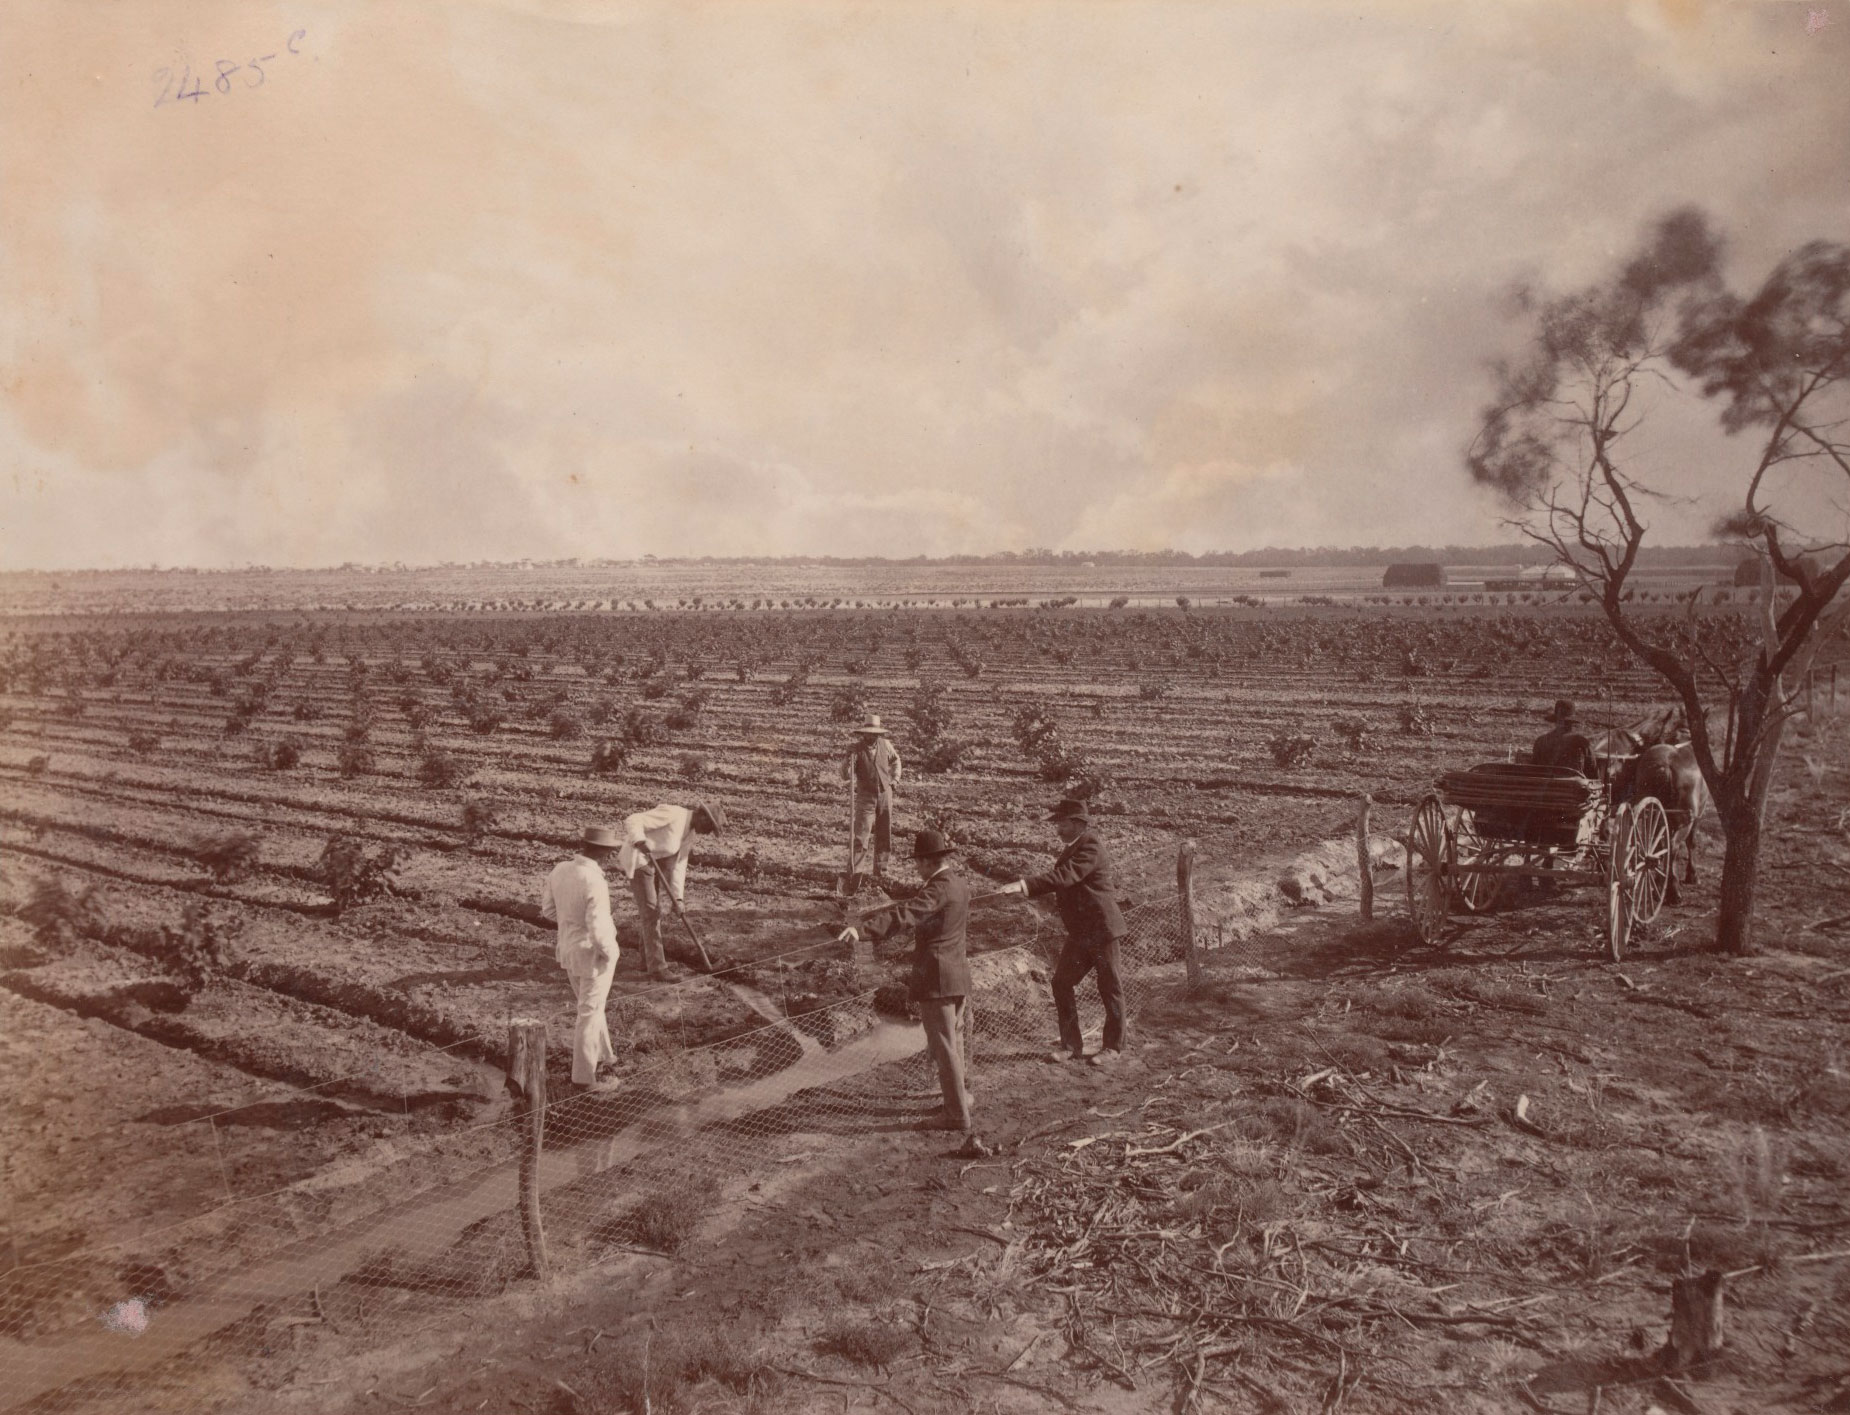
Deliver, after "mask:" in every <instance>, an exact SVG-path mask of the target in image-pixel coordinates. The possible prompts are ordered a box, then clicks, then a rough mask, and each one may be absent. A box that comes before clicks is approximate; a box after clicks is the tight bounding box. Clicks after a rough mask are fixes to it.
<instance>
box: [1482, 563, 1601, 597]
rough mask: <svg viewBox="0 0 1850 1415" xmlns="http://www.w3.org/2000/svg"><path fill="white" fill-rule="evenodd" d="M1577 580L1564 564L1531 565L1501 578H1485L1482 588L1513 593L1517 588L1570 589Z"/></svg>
mask: <svg viewBox="0 0 1850 1415" xmlns="http://www.w3.org/2000/svg"><path fill="white" fill-rule="evenodd" d="M1578 583H1579V581H1578V580H1576V579H1575V578H1574V572H1573V571H1572V570H1570V569H1568V568H1567V567H1566V566H1565V565H1531V566H1529V567H1528V568H1527V569H1526V570H1519V571H1517V572H1516V574H1515V575H1513V576H1511V577H1509V578H1507V579H1502V580H1485V581H1484V588H1485V589H1487V590H1491V591H1497V590H1502V591H1506V592H1509V593H1514V592H1515V591H1517V590H1571V589H1573V588H1574V586H1575V585H1576V584H1578Z"/></svg>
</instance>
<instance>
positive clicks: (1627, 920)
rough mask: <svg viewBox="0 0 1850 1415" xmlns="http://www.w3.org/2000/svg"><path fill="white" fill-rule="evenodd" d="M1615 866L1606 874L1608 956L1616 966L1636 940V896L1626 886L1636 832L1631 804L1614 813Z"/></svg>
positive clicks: (1611, 844)
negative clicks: (1629, 853)
mask: <svg viewBox="0 0 1850 1415" xmlns="http://www.w3.org/2000/svg"><path fill="white" fill-rule="evenodd" d="M1609 825H1610V828H1611V835H1610V837H1609V839H1608V841H1607V844H1608V846H1609V847H1610V850H1611V855H1610V857H1609V858H1610V860H1611V865H1610V867H1609V868H1608V869H1607V871H1606V956H1607V957H1608V958H1610V959H1611V960H1612V961H1613V962H1614V963H1623V962H1624V961H1625V946H1626V944H1628V943H1630V942H1631V937H1632V893H1631V889H1630V888H1629V887H1628V886H1627V883H1626V874H1625V854H1626V849H1627V846H1628V843H1629V841H1630V839H1631V833H1632V808H1631V804H1630V803H1629V802H1628V803H1626V804H1625V805H1623V806H1620V807H1619V809H1618V810H1616V811H1614V812H1613V813H1612V816H1611V818H1610V821H1609Z"/></svg>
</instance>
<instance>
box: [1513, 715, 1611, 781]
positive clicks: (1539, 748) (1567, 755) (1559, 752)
mask: <svg viewBox="0 0 1850 1415" xmlns="http://www.w3.org/2000/svg"><path fill="white" fill-rule="evenodd" d="M1529 759H1530V760H1531V761H1533V762H1534V763H1535V764H1536V765H1537V766H1564V767H1568V768H1569V769H1571V770H1573V771H1577V772H1579V773H1580V774H1581V775H1582V776H1598V775H1599V763H1598V762H1597V761H1595V760H1594V757H1593V744H1592V743H1591V742H1589V741H1588V740H1587V739H1586V737H1585V736H1583V735H1582V734H1581V732H1580V730H1579V729H1578V728H1576V727H1574V726H1573V725H1572V724H1570V723H1565V722H1563V723H1560V724H1559V725H1557V726H1555V727H1551V728H1549V730H1548V731H1546V732H1544V733H1543V734H1542V735H1541V736H1540V737H1537V738H1536V739H1535V749H1534V750H1533V751H1532V752H1530V754H1529Z"/></svg>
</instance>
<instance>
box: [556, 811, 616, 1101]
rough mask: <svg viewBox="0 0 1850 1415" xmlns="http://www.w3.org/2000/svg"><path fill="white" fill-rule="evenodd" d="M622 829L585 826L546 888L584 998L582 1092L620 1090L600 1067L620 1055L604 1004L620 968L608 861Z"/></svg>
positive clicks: (562, 958)
mask: <svg viewBox="0 0 1850 1415" xmlns="http://www.w3.org/2000/svg"><path fill="white" fill-rule="evenodd" d="M622 843H623V842H622V841H621V840H619V839H618V838H617V835H616V832H615V831H612V830H608V829H606V828H605V827H604V826H601V825H594V826H592V827H591V828H590V829H588V830H587V831H585V833H584V835H583V837H582V838H581V839H580V841H579V844H578V852H577V853H576V854H575V855H573V856H572V858H571V859H569V860H561V861H560V862H559V863H558V864H556V865H554V866H553V867H552V873H551V874H550V875H548V876H547V877H546V887H545V888H544V889H543V890H541V891H540V913H542V914H543V915H545V916H546V918H547V919H548V920H549V921H551V922H553V923H556V924H557V925H558V926H559V944H558V958H559V966H560V967H562V968H564V969H565V976H566V977H567V978H569V979H571V983H572V993H573V995H574V996H575V997H576V998H577V999H578V1014H577V1018H576V1021H575V1022H574V1023H573V1026H572V1081H573V1083H574V1084H575V1085H576V1086H577V1087H578V1089H579V1090H580V1091H599V1090H615V1089H616V1086H617V1082H616V1081H615V1080H614V1079H613V1080H609V1081H605V1082H603V1083H602V1084H599V1082H598V1079H597V1068H598V1067H600V1066H602V1065H604V1064H605V1063H606V1062H609V1061H614V1060H616V1056H617V1051H616V1048H615V1047H614V1046H612V1045H611V1042H610V1021H609V1019H608V1018H607V1017H606V1016H605V1015H604V1003H605V1001H606V1000H607V999H608V998H609V996H610V980H611V979H612V978H613V977H614V976H615V975H616V971H617V926H616V923H615V922H614V921H613V920H612V919H611V917H610V883H609V881H608V880H606V879H605V878H604V864H605V862H606V861H607V860H609V859H610V858H611V856H613V855H615V854H616V853H617V849H618V847H619V846H621V845H622Z"/></svg>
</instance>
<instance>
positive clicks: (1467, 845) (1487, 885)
mask: <svg viewBox="0 0 1850 1415" xmlns="http://www.w3.org/2000/svg"><path fill="white" fill-rule="evenodd" d="M1453 838H1454V841H1455V845H1454V854H1455V856H1456V859H1457V862H1458V863H1459V864H1461V865H1506V864H1508V863H1510V857H1511V854H1512V852H1511V851H1510V849H1509V847H1508V846H1505V845H1501V844H1498V843H1495V842H1492V841H1488V840H1486V839H1485V838H1484V837H1483V836H1482V835H1480V834H1479V833H1478V829H1477V817H1476V816H1475V815H1474V814H1473V813H1472V812H1470V811H1461V812H1459V816H1458V829H1457V831H1456V832H1455V834H1454V837H1453ZM1456 878H1457V881H1458V902H1459V903H1460V904H1461V905H1463V906H1464V911H1465V912H1466V913H1467V914H1488V913H1490V912H1491V911H1492V910H1494V909H1496V908H1497V907H1498V906H1499V905H1501V904H1502V903H1503V902H1504V900H1505V898H1506V897H1507V895H1508V893H1509V880H1508V878H1507V877H1505V876H1502V875H1480V874H1461V875H1458V876H1456Z"/></svg>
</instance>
